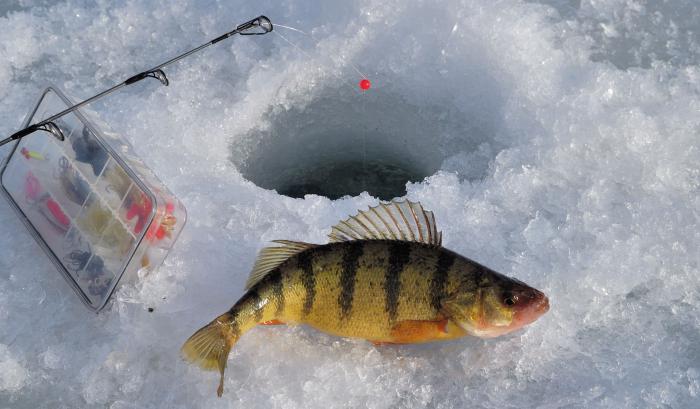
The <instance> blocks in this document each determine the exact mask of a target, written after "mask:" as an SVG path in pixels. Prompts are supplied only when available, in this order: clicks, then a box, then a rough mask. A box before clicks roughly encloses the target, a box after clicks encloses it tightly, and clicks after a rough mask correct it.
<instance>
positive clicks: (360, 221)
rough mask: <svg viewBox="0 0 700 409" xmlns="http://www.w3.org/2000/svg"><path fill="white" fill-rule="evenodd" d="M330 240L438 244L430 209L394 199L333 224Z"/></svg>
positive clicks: (440, 234) (438, 239) (437, 232)
mask: <svg viewBox="0 0 700 409" xmlns="http://www.w3.org/2000/svg"><path fill="white" fill-rule="evenodd" d="M328 237H329V238H330V242H331V243H333V242H342V241H352V240H403V241H414V242H419V243H424V244H429V245H433V246H441V245H442V233H441V232H439V231H438V230H437V225H436V223H435V216H434V215H433V212H431V211H428V210H425V209H423V206H422V205H421V204H420V203H418V202H411V201H410V200H395V201H392V202H389V203H380V204H379V205H377V206H375V207H370V208H369V209H367V210H360V211H359V212H358V213H357V214H356V215H355V216H351V217H349V218H347V219H345V220H342V221H340V222H339V223H338V224H336V225H335V226H333V228H332V229H331V233H330V234H329V236H328Z"/></svg>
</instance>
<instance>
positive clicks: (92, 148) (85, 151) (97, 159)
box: [70, 126, 109, 176]
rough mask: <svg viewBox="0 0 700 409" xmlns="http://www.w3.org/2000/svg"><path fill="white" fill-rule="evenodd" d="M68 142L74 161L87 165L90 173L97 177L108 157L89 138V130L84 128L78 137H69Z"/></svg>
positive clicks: (91, 138) (95, 142) (93, 139)
mask: <svg viewBox="0 0 700 409" xmlns="http://www.w3.org/2000/svg"><path fill="white" fill-rule="evenodd" d="M70 140H71V146H73V151H75V160H77V161H80V162H83V163H87V164H88V165H90V167H92V173H94V174H95V176H99V175H100V172H102V168H104V166H105V163H106V162H107V159H109V156H108V155H107V152H106V151H105V150H104V149H102V146H100V144H99V143H98V142H97V141H96V140H95V138H93V137H91V135H90V130H89V129H88V128H87V127H86V126H84V127H83V131H82V132H81V133H80V135H79V136H75V137H71V139H70Z"/></svg>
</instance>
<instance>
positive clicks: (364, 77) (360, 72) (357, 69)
mask: <svg viewBox="0 0 700 409" xmlns="http://www.w3.org/2000/svg"><path fill="white" fill-rule="evenodd" d="M275 27H282V28H286V29H288V30H292V31H296V32H298V33H301V34H304V35H305V36H308V37H309V38H311V39H312V40H314V41H315V42H316V43H317V44H318V43H319V42H320V40H318V39H317V38H316V37H314V36H313V35H311V34H309V33H307V32H304V31H302V30H299V29H298V28H294V27H289V26H285V25H283V24H278V23H275ZM275 34H277V35H278V36H280V37H282V38H283V39H284V40H285V41H287V42H288V43H289V44H291V45H292V46H293V47H294V48H296V49H297V50H299V51H301V52H302V53H304V55H306V56H307V57H309V58H311V56H310V55H309V54H308V53H306V52H304V51H303V50H301V48H299V47H298V46H297V45H296V44H293V43H292V42H291V41H289V40H288V39H287V38H285V37H283V36H282V35H281V34H280V33H279V32H277V31H275ZM326 58H328V59H330V57H326ZM331 61H333V60H331ZM347 65H348V66H349V67H350V68H352V69H353V70H355V72H357V73H358V74H359V75H360V78H362V81H360V84H361V85H360V87H361V88H362V89H363V90H367V89H369V87H366V88H365V87H364V86H362V84H365V81H367V83H369V79H368V78H367V76H366V75H365V74H364V73H363V72H362V71H360V69H359V68H358V67H357V66H356V65H355V64H353V63H352V62H350V61H347ZM337 76H338V77H340V75H337ZM341 79H342V78H341Z"/></svg>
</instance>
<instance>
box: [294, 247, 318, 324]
mask: <svg viewBox="0 0 700 409" xmlns="http://www.w3.org/2000/svg"><path fill="white" fill-rule="evenodd" d="M313 253H314V252H313V250H307V251H304V252H301V253H299V256H298V258H297V267H298V268H299V269H300V270H301V283H302V285H303V286H304V288H305V289H306V297H305V298H304V306H303V309H302V316H304V315H308V314H309V313H310V312H311V308H312V307H313V306H314V298H316V277H315V276H314V268H313V264H312V261H313V256H314V254H313Z"/></svg>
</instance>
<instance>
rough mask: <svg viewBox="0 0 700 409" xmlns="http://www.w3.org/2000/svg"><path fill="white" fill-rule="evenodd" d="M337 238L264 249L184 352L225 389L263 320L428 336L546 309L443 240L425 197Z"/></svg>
mask: <svg viewBox="0 0 700 409" xmlns="http://www.w3.org/2000/svg"><path fill="white" fill-rule="evenodd" d="M380 226H383V227H380ZM380 228H381V229H384V230H379V229H380ZM330 237H331V242H330V243H327V244H323V245H318V244H310V243H301V242H292V241H285V240H280V241H276V243H278V244H281V246H279V247H268V248H265V249H263V250H262V251H261V252H260V255H259V258H258V261H257V262H256V264H255V266H254V268H253V272H252V273H251V276H250V278H249V280H248V283H247V285H246V288H247V292H246V293H245V294H244V295H243V297H241V298H240V299H239V300H238V301H237V302H236V303H235V304H234V306H233V307H231V309H230V310H229V311H228V312H226V313H225V314H222V315H221V316H219V317H217V318H216V319H215V320H214V321H212V322H211V323H210V324H209V325H207V326H205V327H203V328H202V329H200V330H199V331H197V332H196V333H195V334H194V335H192V337H190V339H189V340H188V341H187V342H186V343H185V345H184V346H183V353H184V355H185V357H186V358H187V359H189V360H190V361H193V362H195V363H197V364H199V365H200V366H201V367H203V368H205V369H217V368H218V369H219V371H220V373H221V378H220V384H219V389H218V391H217V393H218V394H219V396H220V395H221V393H223V379H224V378H223V374H224V371H225V368H226V362H227V359H228V354H229V351H230V349H231V347H232V346H233V345H234V344H235V343H236V341H237V340H238V339H239V338H240V337H241V336H242V335H243V334H245V333H246V332H247V331H248V330H250V329H251V328H253V327H255V326H256V325H258V324H269V323H275V324H277V323H285V324H306V325H309V326H311V327H314V328H316V329H318V330H320V331H323V332H326V333H329V334H332V335H337V336H343V337H353V338H363V339H367V340H370V341H372V342H375V343H377V344H384V343H421V342H430V341H437V340H449V339H455V338H460V337H463V336H465V335H476V336H482V337H490V336H497V335H501V334H503V333H507V332H510V331H512V330H514V329H517V328H520V327H522V326H523V325H525V324H527V323H529V322H532V321H534V320H535V319H536V318H537V317H539V316H540V315H542V314H543V313H544V312H546V310H547V309H548V308H549V304H548V301H547V298H546V297H545V296H544V294H542V293H541V292H539V291H537V290H535V289H533V288H531V287H529V286H527V285H525V284H523V283H521V282H520V281H517V280H514V279H511V278H508V277H506V276H503V275H501V274H499V273H497V272H495V271H493V270H490V269H488V268H487V267H484V266H482V265H480V264H479V263H476V262H474V261H472V260H470V259H468V258H466V257H463V256H461V255H459V254H457V253H454V252H452V251H450V250H448V249H445V248H443V247H442V245H441V240H442V234H441V233H440V232H438V231H437V228H436V226H435V222H434V218H433V215H432V213H431V212H427V211H425V210H424V209H423V208H422V206H421V205H420V204H418V203H412V202H392V203H389V204H384V205H380V206H378V207H375V208H370V209H369V210H368V211H365V212H360V213H359V214H358V215H357V216H353V217H351V218H349V219H347V220H344V221H342V222H341V223H339V224H338V225H337V226H335V227H334V228H333V230H332V232H331V235H330ZM387 238H394V239H387ZM398 238H401V239H398Z"/></svg>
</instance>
